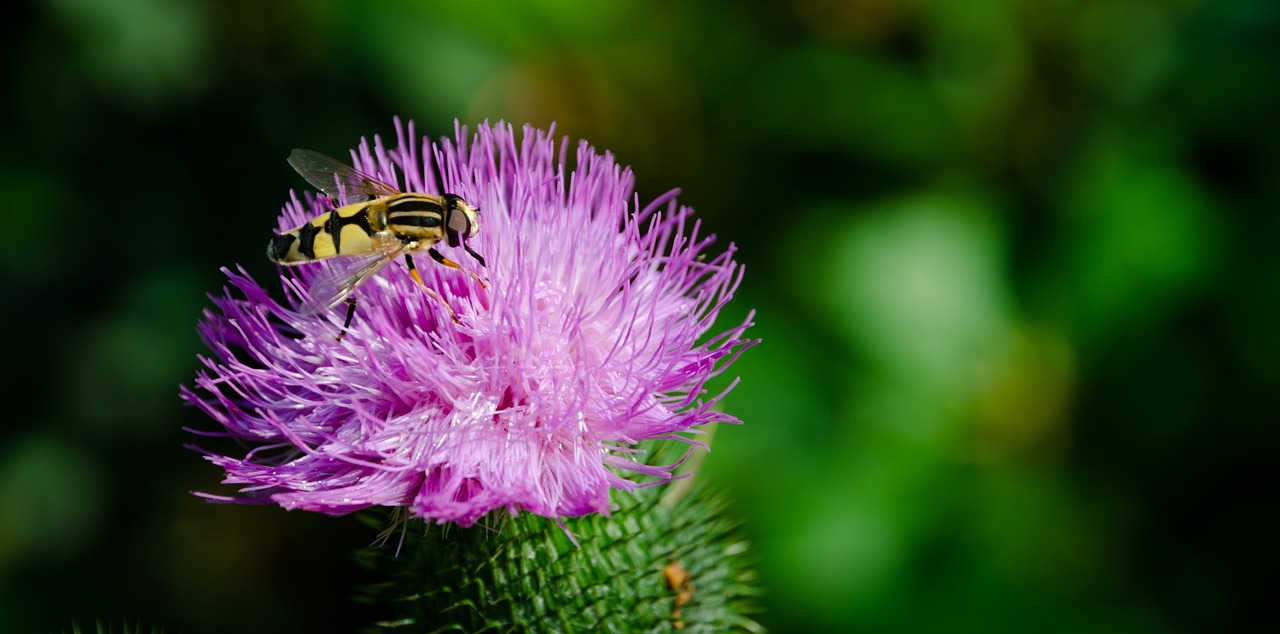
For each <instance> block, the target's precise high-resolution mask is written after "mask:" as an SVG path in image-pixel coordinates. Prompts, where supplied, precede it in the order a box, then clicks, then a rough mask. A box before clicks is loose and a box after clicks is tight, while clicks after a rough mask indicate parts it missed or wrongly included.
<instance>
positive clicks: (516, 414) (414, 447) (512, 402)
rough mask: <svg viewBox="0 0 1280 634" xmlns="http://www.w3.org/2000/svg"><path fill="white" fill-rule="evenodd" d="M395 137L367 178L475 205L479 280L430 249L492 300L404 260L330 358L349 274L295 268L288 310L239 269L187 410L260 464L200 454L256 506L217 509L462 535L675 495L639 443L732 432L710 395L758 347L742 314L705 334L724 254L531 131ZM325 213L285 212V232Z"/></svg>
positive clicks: (334, 263)
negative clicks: (316, 296)
mask: <svg viewBox="0 0 1280 634" xmlns="http://www.w3.org/2000/svg"><path fill="white" fill-rule="evenodd" d="M396 130H397V141H398V146H397V147H395V148H386V147H384V145H383V144H382V141H381V140H380V139H379V138H378V137H374V142H373V146H372V147H370V146H369V144H368V143H367V142H364V141H362V142H361V144H360V147H359V148H358V149H357V150H356V151H354V152H353V153H352V158H353V160H354V167H356V168H357V169H359V170H361V171H364V172H365V173H368V174H372V175H376V176H378V177H380V178H382V179H383V180H384V181H385V182H387V183H389V184H392V185H396V186H398V187H399V188H400V189H402V190H403V191H408V192H426V193H437V192H448V193H454V194H457V195H459V196H461V197H463V198H464V199H465V200H467V201H468V202H470V203H471V204H473V205H475V206H476V207H478V208H479V209H480V223H481V226H482V227H483V228H482V229H481V231H480V233H479V234H478V235H477V236H476V237H475V238H473V239H472V240H470V241H469V244H470V246H472V248H474V249H475V250H476V251H478V252H479V253H481V254H483V255H484V257H485V260H486V261H487V268H480V267H479V266H478V265H477V264H475V261H474V260H472V259H470V258H468V257H465V254H464V253H463V252H462V249H461V248H451V247H448V246H446V245H445V244H444V243H443V242H442V243H440V244H439V245H437V246H438V248H440V249H441V250H442V251H443V252H444V253H445V255H446V256H447V257H449V258H450V259H452V260H454V261H457V262H460V263H463V266H464V267H466V268H467V269H468V270H470V271H471V272H474V273H475V274H476V275H478V276H480V277H481V278H483V279H484V280H485V281H486V283H487V288H486V287H485V285H484V284H481V283H480V282H478V281H477V280H475V279H473V278H472V276H470V275H468V274H467V273H466V272H462V271H458V270H455V269H450V268H446V267H443V266H439V265H437V264H435V263H433V262H431V261H430V260H429V259H427V258H419V266H418V269H419V271H421V273H422V277H423V279H424V281H425V282H426V285H427V286H428V287H430V288H431V289H433V290H434V291H435V292H436V293H437V294H438V295H439V296H440V298H441V299H443V300H444V302H441V301H440V300H439V299H435V298H432V297H431V296H430V295H429V294H428V293H427V292H425V291H424V290H423V289H422V288H421V287H419V286H417V285H416V284H415V283H414V281H413V280H412V278H411V277H410V276H409V275H408V272H407V271H406V270H405V267H404V266H403V264H401V263H399V262H397V263H393V264H391V265H390V266H387V267H386V268H385V269H383V270H382V271H381V272H379V273H378V274H377V275H375V276H374V277H373V278H372V279H371V280H369V281H368V282H366V283H365V284H363V285H361V286H360V287H359V288H358V289H357V290H356V291H355V293H354V297H356V298H358V302H359V303H358V308H357V310H356V316H355V320H354V321H353V322H352V324H351V327H350V328H349V329H348V331H347V332H346V335H345V336H344V337H343V338H342V339H341V340H340V341H338V340H336V338H335V335H337V334H338V332H339V328H340V324H341V317H342V314H343V309H342V308H341V307H339V308H338V309H335V310H333V311H331V312H329V313H325V314H322V315H320V316H316V315H309V314H307V313H306V311H305V310H304V309H303V308H302V307H303V306H305V305H306V303H307V299H308V295H307V292H306V289H307V288H308V287H309V286H310V284H311V283H312V282H313V281H314V280H316V279H317V278H318V277H321V276H326V275H328V276H330V277H332V276H333V275H335V274H336V273H335V271H336V270H339V269H335V268H334V267H341V266H342V265H343V261H344V259H343V258H334V259H331V260H324V261H321V262H317V263H313V264H306V265H302V266H298V267H293V268H288V269H283V270H282V275H281V281H282V283H283V284H284V286H285V289H286V295H287V296H288V300H287V302H286V303H281V302H279V301H277V300H275V299H273V298H272V297H271V296H270V295H269V294H268V292H267V291H266V290H265V289H263V287H262V286H260V285H259V284H258V283H257V282H255V281H254V280H253V279H251V278H250V277H249V275H248V274H247V273H246V272H245V271H244V270H243V269H240V270H239V271H238V272H233V271H229V270H228V271H226V273H227V275H228V277H229V278H230V287H229V288H226V289H224V292H223V294H222V295H221V296H220V297H214V298H213V302H214V306H215V308H214V309H213V310H208V311H206V312H205V315H204V318H203V320H202V322H201V324H200V328H199V329H200V333H201V335H202V337H203V338H204V340H205V342H206V343H207V344H208V346H209V348H210V349H211V350H212V353H211V354H210V355H209V356H208V357H204V356H202V357H201V361H202V362H203V364H204V366H205V368H206V369H205V370H202V371H201V372H200V373H199V375H198V377H197V378H196V381H195V388H194V389H191V388H187V387H185V386H184V388H183V390H182V395H183V398H184V399H185V400H187V401H188V402H190V403H192V404H194V405H196V406H197V407H199V408H200V409H202V410H203V411H204V412H206V413H207V414H208V415H209V416H211V417H212V418H213V419H214V420H215V421H217V423H218V424H219V425H221V426H222V427H223V428H224V429H222V430H219V431H218V432H217V433H211V434H209V435H217V436H228V437H231V438H234V439H237V440H239V441H240V442H241V444H242V445H245V446H247V447H248V449H247V452H245V453H244V455H239V456H233V455H221V454H217V453H207V454H206V456H207V459H208V460H210V461H211V462H213V463H214V464H216V465H218V466H219V467H221V468H223V469H225V470H226V478H225V480H223V482H224V483H226V484H233V485H239V486H240V492H241V493H242V494H243V496H240V497H223V496H213V495H206V497H209V498H211V499H216V500H222V501H237V502H260V503H271V502H274V503H276V504H279V505H280V506H283V507H285V508H288V509H295V508H296V509H306V510H312V511H320V512H324V513H331V514H341V513H347V512H351V511H355V510H359V509H363V508H367V507H370V506H405V507H408V510H409V511H410V513H411V514H412V515H415V516H418V517H422V518H426V519H429V520H435V521H438V522H445V521H452V522H457V523H459V524H461V525H469V524H471V523H473V522H475V521H476V520H477V519H478V518H480V517H481V516H483V515H485V514H486V513H488V512H489V511H493V510H495V509H506V510H507V511H509V512H511V513H513V514H514V513H517V512H519V511H521V510H524V511H529V512H531V513H536V514H538V515H542V516H545V517H550V518H560V517H564V516H574V515H582V514H586V513H607V512H608V510H609V491H610V489H624V490H630V489H632V488H634V487H636V486H640V485H641V484H640V483H638V482H637V481H636V480H633V479H629V478H628V477H626V476H627V474H628V473H630V474H631V475H632V476H635V475H637V474H638V475H643V476H653V477H656V478H657V479H658V481H664V480H667V479H670V478H671V472H672V469H673V468H674V466H675V465H666V466H654V465H649V464H646V463H645V462H644V461H643V458H641V457H639V456H638V455H637V454H638V453H639V451H640V450H639V449H637V448H636V444H637V443H638V442H639V441H642V440H648V439H667V440H677V441H683V442H686V443H689V444H690V445H691V446H692V445H695V444H698V443H697V442H696V441H695V440H693V439H692V438H690V437H688V436H685V435H682V432H694V433H697V432H698V430H697V429H696V428H697V427H698V426H700V425H705V424H707V423H711V422H735V423H736V422H739V421H738V420H737V419H735V418H733V417H732V416H729V415H727V414H724V413H721V412H717V411H714V410H713V409H712V406H713V404H715V403H716V402H717V401H718V400H719V399H720V397H721V396H723V394H724V393H723V392H722V393H720V394H718V395H714V396H711V397H709V398H707V397H706V390H705V389H704V384H705V383H706V381H707V380H708V379H710V378H711V377H713V376H716V375H717V374H719V373H720V372H721V371H722V370H723V369H724V368H725V367H727V366H728V365H729V364H730V363H732V362H733V360H734V359H736V358H737V356H738V355H739V354H741V352H742V351H743V350H745V349H746V348H747V347H749V346H751V345H753V344H754V343H756V342H755V341H750V340H747V339H744V338H743V334H744V332H745V330H746V329H747V328H748V327H749V326H750V323H749V320H750V316H748V321H745V322H743V323H742V324H740V325H738V326H735V327H733V328H730V329H729V330H727V331H725V332H722V333H720V334H718V335H715V336H712V337H709V338H708V337H705V335H706V334H707V333H708V331H709V330H710V329H711V328H712V326H713V324H714V321H715V318H716V315H717V313H718V311H719V310H720V308H721V307H723V306H724V304H725V302H727V301H728V300H729V298H730V297H732V295H733V293H734V291H735V289H736V288H737V286H738V283H739V282H740V280H741V277H742V267H741V266H740V265H738V264H737V263H736V262H734V260H733V258H732V255H733V251H734V248H733V245H730V246H729V248H728V250H727V251H725V252H724V253H721V254H719V255H704V250H705V249H707V247H708V246H709V245H710V243H711V242H712V239H713V236H709V235H707V236H704V235H701V231H700V226H699V223H698V222H697V221H696V220H694V219H693V218H692V211H691V210H690V209H689V208H687V207H682V206H678V205H677V204H676V200H675V196H676V194H677V192H675V191H673V192H669V193H667V194H665V195H662V196H660V197H658V199H656V200H654V201H653V202H651V203H649V204H648V205H646V206H644V207H643V208H641V207H640V201H639V199H638V197H636V196H635V195H634V194H633V177H632V174H631V172H630V170H629V169H623V168H621V167H619V166H618V165H617V164H616V163H614V160H613V158H612V156H611V155H610V154H608V153H605V154H604V155H600V154H597V153H596V152H595V151H594V150H593V149H592V148H591V147H589V146H588V145H586V144H585V143H582V144H580V145H579V146H578V151H577V161H576V164H575V167H574V168H573V171H572V172H570V171H569V169H570V167H569V166H568V165H567V164H566V154H567V143H562V145H561V146H560V147H559V148H557V147H556V146H555V143H554V142H553V141H552V140H551V133H550V132H547V131H542V130H537V129H534V128H531V127H525V129H524V134H523V138H522V139H517V138H516V135H515V132H514V131H513V130H512V128H511V126H509V125H503V124H501V123H500V124H498V125H496V126H490V125H488V124H487V123H486V124H485V125H482V126H480V127H479V129H478V130H477V131H476V133H475V136H474V137H472V138H471V139H470V141H469V142H468V134H467V131H466V129H465V128H462V127H459V128H458V129H457V130H456V140H455V141H449V140H442V141H441V142H440V143H439V144H432V143H431V142H430V141H429V140H425V139H424V140H422V141H421V142H420V144H419V141H418V140H417V137H416V135H415V132H414V126H413V124H412V123H410V124H409V125H408V128H407V130H406V129H405V127H404V126H402V125H401V124H400V122H399V120H397V121H396ZM433 164H434V166H433ZM437 172H438V173H439V174H440V175H441V179H442V181H443V183H438V182H437V180H436V178H435V176H434V175H435V174H436V173H437ZM329 208H330V207H329V205H328V204H327V203H326V201H325V200H324V199H323V198H316V197H312V196H310V195H307V196H305V197H304V198H303V199H299V198H298V197H297V196H296V195H294V196H292V197H291V200H290V201H289V202H288V203H287V204H286V205H285V207H284V211H283V215H282V216H281V218H280V221H279V226H280V228H281V229H291V228H293V227H297V226H299V225H301V224H302V223H304V222H306V221H309V220H310V219H311V218H314V217H315V216H317V215H319V214H321V213H323V212H325V211H327V210H328V209H329ZM444 303H447V304H448V306H449V307H452V309H453V311H455V313H456V318H457V322H456V323H455V322H453V321H452V320H451V318H450V315H449V312H448V308H446V307H445V306H444ZM734 384H736V381H734ZM730 388H732V385H730ZM726 391H727V390H726ZM690 448H691V447H690ZM686 455H687V453H686Z"/></svg>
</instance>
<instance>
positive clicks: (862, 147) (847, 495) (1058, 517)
mask: <svg viewBox="0 0 1280 634" xmlns="http://www.w3.org/2000/svg"><path fill="white" fill-rule="evenodd" d="M597 5H603V6H597ZM747 6H750V9H749V10H748V9H747V8H746V7H747ZM7 11H8V13H9V14H8V16H6V18H5V19H4V20H3V26H0V30H2V32H3V37H0V50H2V51H3V58H4V61H5V64H4V86H5V100H4V104H3V111H2V114H3V116H0V121H2V122H3V128H2V129H3V142H4V148H5V151H4V152H3V153H2V154H0V192H3V193H4V196H3V200H4V202H3V206H2V207H0V209H2V212H0V284H2V285H3V289H4V299H3V301H4V310H3V311H0V333H3V337H4V338H3V342H4V352H5V355H4V364H3V366H4V369H5V370H4V371H5V375H4V381H3V385H4V392H3V394H4V404H5V416H4V420H5V424H4V425H3V438H4V440H3V443H0V509H3V511H2V515H0V623H3V624H4V625H0V629H4V630H5V631H14V632H50V631H63V630H65V629H69V627H70V624H71V622H72V620H73V619H74V620H75V621H76V622H78V623H80V624H81V625H82V626H85V625H89V624H92V623H93V622H94V621H95V620H99V619H101V620H104V621H108V622H114V623H120V622H122V621H128V622H130V623H132V622H134V621H136V620H141V621H143V622H144V623H147V624H153V623H154V624H163V625H165V626H167V627H168V628H170V629H171V630H181V631H184V632H189V633H194V634H198V633H202V632H281V631H351V630H354V629H356V628H357V627H358V626H359V625H360V624H363V623H365V622H367V621H368V620H369V618H371V615H370V614H369V613H368V612H367V611H363V609H358V608H356V607H353V605H352V604H351V603H350V601H348V597H349V596H350V595H351V594H352V593H353V592H354V588H355V586H356V585H358V584H359V583H361V582H363V581H367V580H368V579H367V577H368V573H366V572H363V571H360V570H359V569H357V567H356V566H355V565H354V564H353V563H351V558H350V553H351V551H352V550H354V549H356V548H359V547H361V546H364V545H365V544H367V543H368V542H369V540H370V539H371V537H372V535H371V533H372V531H370V530H369V529H368V528H367V527H364V526H362V525H359V524H358V523H357V522H355V521H353V520H352V519H351V518H329V517H322V516H317V515H311V514H306V513H288V512H285V511H283V510H280V509H278V508H272V507H241V506H225V505H210V504H207V503H205V502H203V501H201V500H199V499H197V498H194V497H192V496H190V495H189V493H188V492H189V491H191V490H205V491H220V492H225V491H224V490H222V489H220V488H219V487H218V485H217V482H218V480H219V478H220V473H219V472H218V471H217V470H216V469H215V468H213V467H211V466H209V465H207V464H206V463H205V462H204V461H203V460H202V459H201V458H200V456H199V455H198V454H196V453H194V452H192V451H188V450H186V449H184V448H183V446H184V445H185V444H187V443H191V442H194V441H196V438H195V437H194V436H192V435H191V434H188V433H186V432H184V431H182V428H183V427H184V426H186V427H196V428H202V429H208V428H209V427H210V425H211V423H210V422H209V421H206V420H202V419H201V417H200V416H199V415H198V413H197V412H195V411H194V410H192V409H189V408H184V407H183V406H182V405H181V404H180V402H179V400H178V397H177V386H178V385H179V384H181V383H189V382H190V381H191V379H192V377H193V376H194V373H195V371H196V369H197V361H196V355H197V354H198V353H199V352H201V349H202V348H201V344H200V341H199V339H198V338H197V336H196V334H195V328H194V326H195V322H196V320H197V318H198V317H199V315H200V312H201V310H203V309H204V308H205V307H207V306H208V305H209V302H208V301H207V299H206V298H205V294H206V293H211V292H216V291H217V290H218V289H219V288H220V287H221V285H222V283H223V277H222V275H221V274H220V273H219V271H218V269H219V267H222V266H234V265H236V264H241V265H243V266H245V267H246V269H247V270H248V271H250V272H251V273H252V274H253V275H255V276H256V277H257V278H258V279H260V280H268V279H271V277H272V274H273V269H272V266H271V265H270V264H269V263H268V262H267V261H266V259H265V258H264V257H263V255H262V251H263V245H264V244H265V243H266V241H267V238H268V237H269V236H270V234H271V230H272V228H273V227H274V226H275V217H276V215H277V213H278V211H279V209H280V207H281V205H282V204H283V203H284V201H285V199H286V196H287V192H288V190H289V189H290V188H298V189H301V188H302V187H303V185H304V183H303V182H302V181H301V179H299V178H298V177H297V176H296V175H295V174H294V173H293V172H292V171H291V170H290V168H289V166H288V165H287V164H286V163H285V160H284V159H285V157H286V156H287V155H288V152H289V150H290V149H291V148H293V147H310V148H314V149H316V150H320V151H322V152H326V153H329V154H333V155H336V156H343V155H344V153H345V151H346V149H347V148H349V147H351V146H353V145H354V144H355V143H356V142H357V141H358V139H359V137H360V136H362V135H373V134H382V135H384V136H386V135H390V134H393V133H394V129H393V127H392V117H393V116H395V115H398V116H400V117H403V118H405V119H413V120H414V121H416V123H417V126H418V130H419V131H420V132H425V133H427V134H429V135H431V136H433V137H439V136H444V135H451V134H452V131H453V122H454V120H455V119H457V120H459V121H461V122H462V123H464V124H471V125H473V126H474V125H475V124H476V123H479V122H482V121H484V120H486V119H489V120H492V121H497V120H499V119H504V120H507V121H511V122H513V123H515V124H516V125H517V126H519V125H521V124H524V123H532V124H534V125H536V126H540V127H545V126H548V125H550V124H551V123H552V122H555V125H556V130H557V132H558V133H560V134H564V135H569V136H570V137H573V138H574V139H579V138H585V139H587V140H589V141H590V142H592V143H593V144H594V145H595V146H596V147H597V148H599V149H601V150H605V149H608V150H611V151H613V152H614V153H615V154H616V155H617V156H618V157H619V160H620V161H621V162H622V163H623V164H630V165H632V166H633V167H634V168H635V171H636V174H637V186H638V189H639V192H640V195H641V198H642V199H645V200H647V199H651V198H652V197H654V196H656V195H658V194H660V193H662V192H664V191H666V190H668V189H670V188H672V187H680V188H682V189H683V192H684V193H683V195H682V198H681V200H682V201H683V202H685V203H686V204H690V205H692V206H694V207H695V208H697V209H698V212H699V216H700V217H701V218H702V219H703V221H704V226H706V227H708V228H710V229H711V230H713V231H715V232H716V233H717V234H718V235H719V236H720V242H719V243H718V244H720V245H725V244H728V242H730V241H732V242H734V243H736V244H737V245H738V246H739V247H740V248H741V251H740V258H739V259H740V260H741V261H742V262H744V263H745V264H746V266H747V269H748V273H747V277H746V281H745V283H744V285H743V287H742V289H741V292H740V294H739V297H738V298H737V299H736V300H735V301H734V303H733V305H732V306H731V307H730V308H729V309H728V310H727V311H726V312H725V313H723V314H722V319H723V320H724V321H723V322H722V323H723V324H724V325H725V326H727V325H729V324H732V323H736V319H738V318H740V317H741V316H742V315H743V314H744V313H745V312H746V311H747V310H749V309H751V308H755V309H757V310H758V319H757V323H758V326H757V327H756V328H755V330H754V333H755V335H756V336H759V337H762V338H764V343H763V344H762V345H760V346H758V347H756V348H754V349H752V350H750V351H749V352H748V353H747V354H746V355H745V356H744V357H743V358H742V359H741V360H740V361H739V362H738V364H736V365H735V366H734V367H733V370H732V371H731V372H730V373H729V374H731V375H732V374H736V375H741V377H742V384H741V386H740V387H739V388H738V389H737V391H735V392H734V393H733V394H732V396H731V397H730V398H728V399H727V400H726V401H725V407H726V408H727V409H728V410H729V411H731V412H733V413H735V414H737V415H739V416H740V417H741V418H743V419H744V420H745V421H746V424H745V425H744V426H742V427H726V428H721V429H719V430H718V431H717V434H716V436H715V441H714V443H713V451H712V453H711V455H710V456H709V457H708V458H707V460H706V463H705V465H706V472H705V474H704V475H703V477H705V478H707V479H709V480H711V481H712V482H713V483H714V484H715V485H716V486H718V487H721V488H723V489H725V490H726V491H727V493H728V494H729V496H730V498H731V500H732V504H731V508H732V511H733V513H734V514H736V515H737V516H738V517H740V518H741V519H742V520H743V521H744V531H745V532H746V534H747V535H748V536H749V538H750V540H751V543H752V544H753V546H754V548H755V556H756V557H757V561H758V562H759V572H760V577H761V582H762V585H763V589H764V595H763V599H762V604H763V607H764V612H763V613H762V614H761V615H760V621H761V622H762V623H763V624H764V625H766V626H767V627H769V628H770V629H772V630H774V631H804V632H815V631H832V632H835V631H851V630H852V631H917V632H951V631H987V632H1024V631H1081V632H1126V633H1128V632H1198V631H1234V630H1240V629H1243V628H1244V626H1245V625H1247V624H1256V621H1257V620H1258V619H1260V618H1263V619H1268V620H1269V621H1270V623H1271V624H1272V625H1273V626H1274V625H1275V617H1274V608H1272V607H1271V602H1272V601H1273V600H1274V577H1275V570H1276V567H1277V563H1278V562H1277V557H1276V548H1275V539H1276V535H1277V534H1280V523H1278V522H1277V514H1276V503H1277V500H1276V497H1275V493H1274V484H1272V482H1273V481H1274V480H1275V471H1276V469H1275V465H1276V450H1277V448H1278V447H1280V442H1278V440H1280V438H1278V433H1277V426H1276V424H1275V423H1276V417H1277V414H1276V412H1277V410H1278V408H1280V250H1277V248H1276V246H1277V243H1278V242H1280V213H1278V212H1280V178H1278V177H1280V130H1278V129H1277V127H1278V126H1277V113H1280V82H1277V78H1278V77H1280V63H1278V61H1280V5H1278V4H1276V3H1274V2H1270V1H1268V0H1205V1H1202V2H1194V1H1189V0H1187V1H1168V2H1158V1H1154V0H1108V1H1103V0H1096V1H1069V0H1039V1H1037V0H1011V1H1003V2H990V1H979V2H963V3H962V2H936V1H929V0H901V1H892V0H848V1H841V0H792V1H791V2H766V3H752V4H750V5H743V4H741V3H737V2H728V1H723V0H703V1H698V2H685V3H676V2H640V1H638V0H623V1H621V2H610V3H592V2H551V1H542V2H512V3H492V5H489V4H487V3H468V2H440V3H436V2H432V3H419V2H409V1H406V0H400V1H391V2H378V3H372V2H370V3H362V2H354V1H347V2H333V3H315V2H302V1H300V0H289V1H283V2H272V3H260V2H249V1H247V0H230V1H223V2H199V1H195V0H121V1H115V2H109V1H106V0H50V1H47V2H38V3H32V2H27V3H20V4H19V5H18V6H17V7H16V8H10V9H8V10H7ZM1267 491H1272V492H1271V493H1267Z"/></svg>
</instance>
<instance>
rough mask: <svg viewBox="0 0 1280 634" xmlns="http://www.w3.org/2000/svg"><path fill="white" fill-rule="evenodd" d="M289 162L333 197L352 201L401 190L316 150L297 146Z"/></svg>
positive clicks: (312, 183)
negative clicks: (302, 148)
mask: <svg viewBox="0 0 1280 634" xmlns="http://www.w3.org/2000/svg"><path fill="white" fill-rule="evenodd" d="M289 164H290V165H292V166H293V169H295V170H297V171H298V173H299V174H301V175H302V177H303V178H305V179H307V182H308V183H311V185H312V186H313V187H315V188H316V189H318V190H320V191H322V192H324V193H325V194H327V195H328V196H329V197H330V198H332V199H334V200H339V201H343V202H347V203H353V202H362V201H364V200H368V199H369V198H370V197H385V196H394V195H396V194H399V193H400V190H398V189H396V188H395V187H392V186H390V185H388V184H386V183H384V182H382V181H380V180H378V179H377V178H374V177H373V176H370V175H368V174H365V173H364V172H361V171H360V170H358V169H356V168H354V167H351V166H350V165H347V164H345V163H343V162H341V161H339V160H338V159H335V158H333V157H330V156H326V155H324V154H321V153H319V152H316V151H315V150H301V149H297V150H294V151H293V152H292V153H290V154H289Z"/></svg>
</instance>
